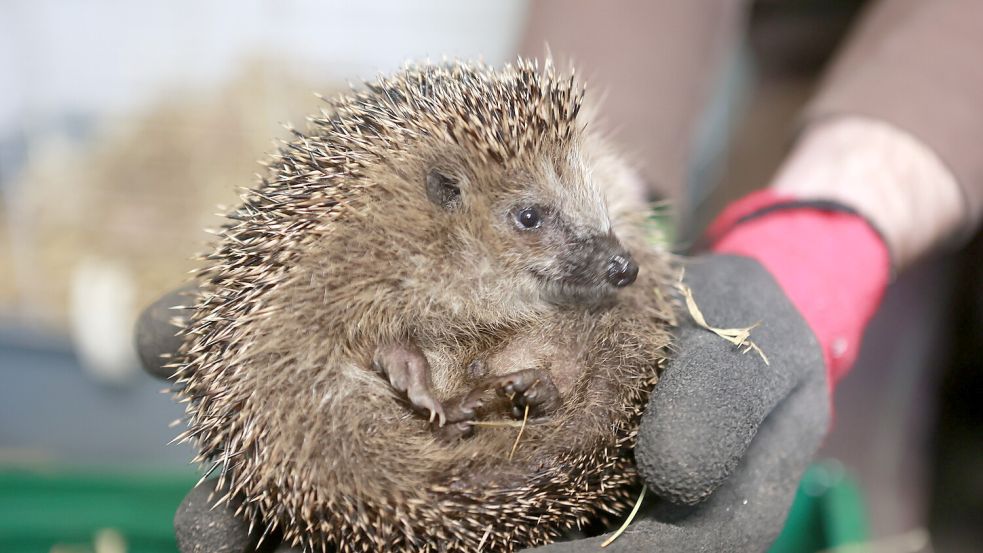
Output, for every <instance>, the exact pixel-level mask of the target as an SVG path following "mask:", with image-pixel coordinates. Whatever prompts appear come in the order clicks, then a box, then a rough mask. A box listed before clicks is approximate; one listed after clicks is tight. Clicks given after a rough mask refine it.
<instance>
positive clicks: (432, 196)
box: [427, 169, 461, 209]
mask: <svg viewBox="0 0 983 553" xmlns="http://www.w3.org/2000/svg"><path fill="white" fill-rule="evenodd" d="M427 198H428V199H429V200H430V201H431V202H433V203H435V204H437V205H439V206H440V207H442V208H444V209H451V208H455V207H457V206H458V205H460V204H461V188H460V187H459V186H458V181H457V180H456V179H453V178H451V177H448V176H447V175H445V174H443V173H441V172H440V171H437V170H436V169H432V170H431V171H430V172H429V173H427Z"/></svg>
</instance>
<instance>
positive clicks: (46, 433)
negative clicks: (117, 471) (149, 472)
mask: <svg viewBox="0 0 983 553" xmlns="http://www.w3.org/2000/svg"><path fill="white" fill-rule="evenodd" d="M0 382H2V384H0V456H2V457H3V458H4V459H5V460H6V461H16V462H23V463H26V464H29V465H30V464H36V463H42V462H55V463H59V464H73V465H123V464H125V465H129V466H133V467H144V468H146V467H160V466H181V467H185V466H188V461H190V459H191V458H192V456H193V455H192V451H191V448H190V447H188V446H179V445H167V444H168V442H170V441H171V440H172V439H173V438H174V436H176V435H177V434H178V432H179V431H180V429H179V428H169V427H168V424H169V423H170V422H171V421H173V420H175V419H177V418H179V417H180V416H181V414H182V412H183V411H182V409H181V407H180V406H179V405H177V404H176V403H175V402H174V401H173V400H172V399H171V398H170V397H169V396H168V395H166V394H162V393H161V390H162V389H163V388H165V387H166V384H163V383H162V382H161V381H159V380H154V379H153V378H150V377H149V376H146V375H144V374H142V373H136V374H135V376H134V378H133V379H131V380H130V381H128V382H126V383H123V384H119V385H107V384H104V383H101V382H98V381H96V380H94V379H92V378H91V377H90V376H89V375H88V374H86V373H85V372H84V371H83V370H82V368H81V367H80V365H79V363H78V360H77V359H76V357H75V355H74V354H73V353H72V351H71V348H70V346H69V344H68V343H67V341H66V340H64V339H59V338H57V337H53V336H50V335H45V334H42V333H37V332H27V331H22V330H13V329H6V330H2V331H0Z"/></svg>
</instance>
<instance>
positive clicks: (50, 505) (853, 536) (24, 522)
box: [0, 463, 868, 553]
mask: <svg viewBox="0 0 983 553" xmlns="http://www.w3.org/2000/svg"><path fill="white" fill-rule="evenodd" d="M196 481H197V476H196V475H195V474H194V473H192V472H173V471H145V472H132V471H112V472H110V471H105V470H82V469H74V470H64V469H63V470H50V471H44V470H18V469H7V470H0V552H3V553H104V552H105V553H117V552H119V553H122V551H125V552H126V553H174V552H175V551H177V546H176V544H175V542H174V531H173V528H172V521H173V517H174V511H175V509H177V506H178V505H179V504H180V503H181V500H182V499H183V497H184V494H185V493H186V492H187V491H188V489H189V488H190V487H191V486H192V485H193V484H194V483H195V482H196ZM867 537H868V533H867V517H866V512H865V508H864V504H863V501H862V500H861V497H860V492H859V490H858V488H857V486H856V485H855V484H854V483H853V482H852V481H851V480H850V479H849V478H847V477H846V476H845V475H844V474H843V471H842V470H840V469H839V468H838V465H836V464H835V463H824V464H819V465H815V466H813V467H812V468H811V469H809V471H808V472H807V473H806V474H805V476H804V477H803V479H802V485H801V486H800V488H799V492H798V496H797V497H796V500H795V504H794V505H793V507H792V511H791V513H790V514H789V518H788V522H787V524H786V526H785V530H784V531H783V532H782V535H781V536H780V537H779V538H778V541H777V542H776V543H775V545H774V547H772V549H771V553H813V552H816V551H821V550H824V549H830V548H834V547H838V546H842V545H846V544H850V543H857V542H862V541H864V540H866V539H867ZM97 542H100V544H101V545H100V547H99V549H101V551H98V552H97V547H96V543H97Z"/></svg>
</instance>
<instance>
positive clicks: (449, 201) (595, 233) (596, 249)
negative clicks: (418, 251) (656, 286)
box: [424, 152, 638, 304]
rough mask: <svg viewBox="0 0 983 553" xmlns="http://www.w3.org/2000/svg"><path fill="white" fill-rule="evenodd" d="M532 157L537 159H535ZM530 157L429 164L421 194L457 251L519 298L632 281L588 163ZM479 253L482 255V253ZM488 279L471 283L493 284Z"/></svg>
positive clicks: (589, 291)
mask: <svg viewBox="0 0 983 553" xmlns="http://www.w3.org/2000/svg"><path fill="white" fill-rule="evenodd" d="M535 157H540V158H541V159H535ZM557 157H558V156H556V155H555V152H551V155H548V156H547V155H543V156H533V158H534V159H532V160H531V162H527V163H522V164H520V165H519V166H518V167H516V166H508V167H507V166H505V165H501V164H496V163H494V162H489V163H485V164H483V165H482V166H481V167H477V168H473V170H470V171H465V172H461V171H460V170H459V171H457V172H455V171H454V170H447V169H445V168H444V167H447V166H450V165H451V164H449V163H434V164H432V165H430V166H429V168H428V170H427V171H426V178H425V184H424V189H425V194H426V197H427V199H428V200H429V201H430V202H431V203H432V204H433V205H434V206H436V207H437V211H438V212H443V213H441V214H440V215H438V217H443V218H446V219H448V222H449V223H451V224H450V228H448V229H447V233H448V234H454V235H456V236H457V240H456V242H457V243H458V244H459V247H461V248H468V247H469V245H480V249H478V250H476V251H467V252H462V256H463V257H466V258H468V259H470V260H474V261H477V263H475V264H474V265H475V266H478V267H492V268H495V271H493V272H492V273H493V274H496V275H500V278H501V279H504V281H505V282H507V283H509V284H510V285H512V286H515V285H516V284H518V286H519V288H520V290H517V292H519V293H522V294H523V295H525V296H527V297H538V298H542V299H545V300H546V301H548V302H550V303H557V304H575V303H580V304H583V303H594V302H596V301H599V300H602V299H604V298H606V297H608V296H610V295H611V294H612V293H614V292H615V291H617V290H618V289H620V288H624V287H625V286H628V285H630V284H631V283H632V282H634V280H635V277H636V276H637V274H638V266H637V265H636V264H635V262H634V260H633V259H632V256H631V254H630V253H629V252H628V251H627V250H626V249H625V247H624V246H623V245H622V244H621V242H620V241H619V240H618V237H617V236H616V235H615V233H614V231H613V230H612V228H611V220H610V216H609V214H608V211H607V207H606V204H605V201H604V198H603V196H602V194H601V193H600V191H599V189H598V187H597V186H596V184H595V182H594V181H593V180H592V178H591V174H592V171H591V167H590V164H589V163H588V162H585V161H584V160H582V159H580V158H579V156H577V155H574V154H570V155H564V156H560V157H561V159H562V161H559V162H558V161H556V158H557ZM482 258H484V259H482ZM494 280H497V279H495V278H494V277H491V278H489V277H487V276H485V277H482V278H476V279H475V280H474V282H480V283H482V284H484V285H486V286H487V285H492V286H494V285H496V284H501V283H500V282H492V281H494Z"/></svg>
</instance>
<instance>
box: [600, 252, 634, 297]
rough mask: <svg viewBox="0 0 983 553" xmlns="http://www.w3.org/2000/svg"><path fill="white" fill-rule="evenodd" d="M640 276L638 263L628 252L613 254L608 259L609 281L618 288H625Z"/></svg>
mask: <svg viewBox="0 0 983 553" xmlns="http://www.w3.org/2000/svg"><path fill="white" fill-rule="evenodd" d="M637 276H638V264H637V263H635V260H634V259H632V257H631V254H630V253H628V252H621V253H617V254H614V255H612V256H611V259H609V260H608V271H607V277H608V283H610V284H611V285H612V286H614V287H616V288H624V287H625V286H628V285H629V284H631V283H632V282H635V277H637Z"/></svg>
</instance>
